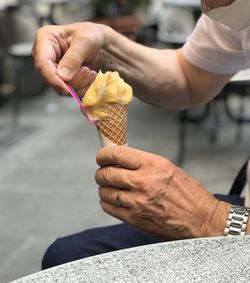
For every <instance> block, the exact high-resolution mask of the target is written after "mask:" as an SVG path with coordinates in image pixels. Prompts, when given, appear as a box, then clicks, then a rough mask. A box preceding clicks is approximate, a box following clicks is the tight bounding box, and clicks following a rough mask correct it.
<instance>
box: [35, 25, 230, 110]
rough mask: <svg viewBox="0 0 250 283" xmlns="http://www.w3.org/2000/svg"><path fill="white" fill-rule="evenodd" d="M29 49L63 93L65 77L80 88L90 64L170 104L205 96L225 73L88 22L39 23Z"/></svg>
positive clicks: (147, 97)
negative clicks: (118, 76) (48, 24)
mask: <svg viewBox="0 0 250 283" xmlns="http://www.w3.org/2000/svg"><path fill="white" fill-rule="evenodd" d="M33 55H34V59H35V63H36V67H37V68H38V69H39V70H40V71H41V73H42V74H43V76H44V77H45V79H46V80H47V81H48V82H49V83H50V84H51V85H52V86H54V87H56V88H57V89H59V90H60V91H62V92H64V93H66V92H67V88H66V85H65V82H68V83H70V84H71V85H72V86H74V87H75V88H76V89H78V90H81V91H84V90H85V89H86V87H87V86H88V85H89V83H90V82H91V79H93V77H94V74H93V72H92V73H91V70H90V69H94V68H95V69H96V70H98V69H99V68H100V69H102V70H117V71H119V72H120V74H121V76H122V77H123V78H124V79H125V80H126V81H127V82H128V83H130V84H131V85H132V87H133V88H134V91H135V95H136V96H138V97H139V98H140V99H142V100H144V101H145V102H147V103H150V104H154V105H158V106H161V107H165V108H167V109H171V110H181V109H185V108H188V107H191V106H195V105H199V104H202V103H205V102H207V101H208V100H210V99H212V98H213V97H214V96H215V95H217V94H218V92H219V90H220V89H221V88H222V87H223V85H224V84H225V83H226V82H227V81H228V79H229V78H230V76H221V75H215V74H211V73H209V72H206V71H204V70H201V69H199V68H197V67H195V66H194V65H192V64H190V63H189V62H188V61H187V60H186V59H185V57H184V56H183V54H182V50H181V49H180V50H178V51H175V50H170V49H168V50H157V49H154V48H149V47H145V46H143V45H140V44H137V43H135V42H133V41H131V40H129V39H127V38H126V37H124V36H122V35H120V34H119V33H117V32H115V31H114V30H112V29H111V28H109V27H107V26H103V25H97V24H93V23H75V24H70V25H65V26H46V27H43V28H41V29H40V30H39V31H38V33H37V36H36V40H35V43H34V47H33ZM83 66H85V67H83ZM86 67H87V68H86ZM89 68H90V69H89ZM66 69H67V72H65V70H66ZM197 77H198V78H199V80H197Z"/></svg>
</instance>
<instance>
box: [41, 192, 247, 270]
mask: <svg viewBox="0 0 250 283" xmlns="http://www.w3.org/2000/svg"><path fill="white" fill-rule="evenodd" d="M216 197H217V198H218V199H220V200H223V201H226V202H229V203H234V204H238V205H243V204H244V200H243V199H242V198H240V197H239V196H238V195H230V196H226V195H216ZM158 242H160V241H159V239H157V238H155V237H154V236H152V235H149V234H146V233H144V232H142V231H140V230H138V229H137V228H135V227H133V226H132V225H129V224H126V223H123V224H118V225H113V226H107V227H101V228H95V229H89V230H86V231H83V232H80V233H77V234H73V235H69V236H66V237H63V238H59V239H57V240H56V241H55V242H54V243H53V244H52V245H51V246H50V247H49V248H48V249H47V251H46V253H45V255H44V257H43V260H42V269H46V268H50V267H53V266H56V265H59V264H63V263H66V262H70V261H74V260H77V259H81V258H85V257H89V256H94V255H98V254H102V253H106V252H111V251H117V250H121V249H126V248H132V247H137V246H142V245H148V244H154V243H158Z"/></svg>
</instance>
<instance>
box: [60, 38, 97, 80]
mask: <svg viewBox="0 0 250 283" xmlns="http://www.w3.org/2000/svg"><path fill="white" fill-rule="evenodd" d="M92 49H93V48H91V46H89V44H87V43H86V42H81V41H80V40H72V42H71V44H70V46H69V48H68V50H67V51H66V52H65V54H64V55H63V57H62V59H61V60H60V62H59V64H58V69H57V71H58V75H59V76H60V77H61V78H62V79H63V80H64V81H66V82H69V81H70V80H71V79H72V78H73V77H74V75H75V74H76V73H78V72H79V70H80V68H81V66H82V64H83V63H84V62H85V61H86V60H87V58H88V56H89V52H90V51H91V50H92Z"/></svg>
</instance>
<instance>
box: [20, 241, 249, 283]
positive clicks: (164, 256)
mask: <svg viewBox="0 0 250 283" xmlns="http://www.w3.org/2000/svg"><path fill="white" fill-rule="evenodd" d="M249 244H250V237H218V238H203V239H192V240H182V241H173V242H169V243H160V244H154V245H148V246H142V247H137V248H132V249H125V250H121V251H117V252H112V253H106V254H102V255H98V256H93V257H90V258H86V259H83V260H78V261H75V262H71V263H67V264H64V265H60V266H58V267H54V268H51V269H48V270H45V271H43V272H39V273H36V274H33V275H30V276H28V277H25V278H21V279H18V280H17V281H15V282H16V283H26V282H27V283H28V282H58V281H59V282H65V283H66V282H71V283H72V282H249V279H250V275H249V274H250V266H249V260H250V253H249V252H250V248H249Z"/></svg>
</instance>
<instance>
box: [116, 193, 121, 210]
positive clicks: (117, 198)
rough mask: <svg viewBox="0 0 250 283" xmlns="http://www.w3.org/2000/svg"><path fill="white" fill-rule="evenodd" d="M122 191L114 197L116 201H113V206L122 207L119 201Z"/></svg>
mask: <svg viewBox="0 0 250 283" xmlns="http://www.w3.org/2000/svg"><path fill="white" fill-rule="evenodd" d="M121 193H122V190H120V191H119V192H118V193H117V195H116V199H115V205H116V206H118V207H122V204H121V201H120V196H121Z"/></svg>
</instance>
